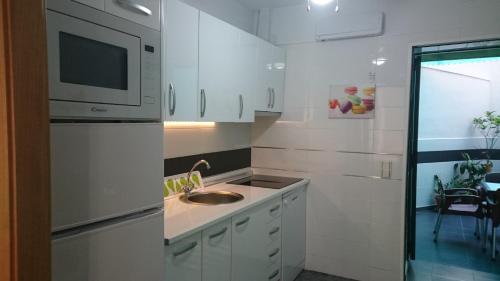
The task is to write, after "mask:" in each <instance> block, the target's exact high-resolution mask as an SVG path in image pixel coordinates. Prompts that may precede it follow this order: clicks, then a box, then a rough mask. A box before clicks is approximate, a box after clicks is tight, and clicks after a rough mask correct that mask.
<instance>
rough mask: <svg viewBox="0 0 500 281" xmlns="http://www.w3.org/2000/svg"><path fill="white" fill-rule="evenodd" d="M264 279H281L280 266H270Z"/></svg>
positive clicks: (276, 280) (272, 280) (277, 280)
mask: <svg viewBox="0 0 500 281" xmlns="http://www.w3.org/2000/svg"><path fill="white" fill-rule="evenodd" d="M265 280H268V281H279V280H281V267H280V266H278V265H276V266H273V267H270V268H269V270H268V274H267V276H266V279H265Z"/></svg>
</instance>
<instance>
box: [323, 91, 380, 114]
mask: <svg viewBox="0 0 500 281" xmlns="http://www.w3.org/2000/svg"><path fill="white" fill-rule="evenodd" d="M376 89H377V88H376V86H375V84H371V85H338V86H335V85H331V86H330V98H329V100H328V118H330V119H372V118H375V94H376Z"/></svg>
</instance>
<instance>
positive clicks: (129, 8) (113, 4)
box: [104, 0, 160, 31]
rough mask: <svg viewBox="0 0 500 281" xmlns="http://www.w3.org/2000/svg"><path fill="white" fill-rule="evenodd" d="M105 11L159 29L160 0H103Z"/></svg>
mask: <svg viewBox="0 0 500 281" xmlns="http://www.w3.org/2000/svg"><path fill="white" fill-rule="evenodd" d="M104 8H105V10H106V12H108V13H110V14H113V15H115V16H118V17H121V18H125V19H128V20H130V21H133V22H136V23H138V24H142V25H145V26H147V27H150V28H153V29H156V30H158V31H159V30H160V0H105V5H104Z"/></svg>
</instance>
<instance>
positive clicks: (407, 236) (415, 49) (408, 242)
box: [404, 38, 500, 280]
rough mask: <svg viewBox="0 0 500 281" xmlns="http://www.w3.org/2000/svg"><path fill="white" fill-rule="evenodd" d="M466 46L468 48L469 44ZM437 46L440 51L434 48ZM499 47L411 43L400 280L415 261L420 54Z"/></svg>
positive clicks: (490, 41) (492, 43) (476, 42)
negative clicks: (402, 268)
mask: <svg viewBox="0 0 500 281" xmlns="http://www.w3.org/2000/svg"><path fill="white" fill-rule="evenodd" d="M469 44H470V45H469ZM436 47H440V48H436ZM498 47H500V38H473V39H464V40H462V41H455V42H441V43H439V42H434V43H426V44H412V45H411V46H410V48H411V54H410V55H411V56H410V62H411V63H410V65H411V68H410V78H409V79H410V80H409V85H410V87H409V94H410V97H409V111H408V130H407V147H406V172H405V178H406V181H405V187H406V188H405V229H404V258H405V261H404V266H405V268H404V272H405V274H404V277H405V280H406V269H407V265H408V262H409V260H410V259H412V260H413V259H415V250H416V249H415V229H416V194H417V181H416V180H417V164H418V119H419V98H420V70H421V67H420V65H421V62H422V58H421V55H422V54H444V53H452V52H463V51H464V52H467V51H477V50H485V49H491V48H498Z"/></svg>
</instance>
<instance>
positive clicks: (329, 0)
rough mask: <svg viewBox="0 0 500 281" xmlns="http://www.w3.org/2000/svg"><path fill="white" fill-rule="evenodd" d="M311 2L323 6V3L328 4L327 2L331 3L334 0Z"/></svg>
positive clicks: (313, 0) (315, 0)
mask: <svg viewBox="0 0 500 281" xmlns="http://www.w3.org/2000/svg"><path fill="white" fill-rule="evenodd" d="M311 2H312V3H313V4H316V5H320V6H323V5H326V4H330V3H332V2H333V0H311Z"/></svg>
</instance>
